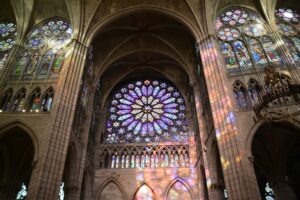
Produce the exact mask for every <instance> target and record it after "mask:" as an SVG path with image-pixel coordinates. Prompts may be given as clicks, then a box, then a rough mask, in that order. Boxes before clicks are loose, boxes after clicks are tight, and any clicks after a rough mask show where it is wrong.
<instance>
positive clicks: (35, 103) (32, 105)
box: [28, 88, 41, 112]
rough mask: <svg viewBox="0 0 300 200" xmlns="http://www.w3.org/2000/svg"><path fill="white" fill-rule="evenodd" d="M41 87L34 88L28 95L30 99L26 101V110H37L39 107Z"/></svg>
mask: <svg viewBox="0 0 300 200" xmlns="http://www.w3.org/2000/svg"><path fill="white" fill-rule="evenodd" d="M40 104H41V89H40V88H36V89H35V90H33V92H32V93H31V95H30V99H29V102H28V110H29V111H30V112H33V111H39V110H40V108H41V105H40Z"/></svg>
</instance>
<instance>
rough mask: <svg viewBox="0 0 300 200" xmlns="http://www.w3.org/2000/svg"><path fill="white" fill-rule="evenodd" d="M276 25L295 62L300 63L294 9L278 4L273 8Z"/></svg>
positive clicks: (299, 43) (298, 27)
mask: <svg viewBox="0 0 300 200" xmlns="http://www.w3.org/2000/svg"><path fill="white" fill-rule="evenodd" d="M275 18H276V19H277V21H276V26H277V30H278V32H279V33H280V34H281V36H282V40H283V42H284V44H285V46H286V47H287V49H288V51H289V52H290V54H291V57H292V59H293V60H294V62H295V63H296V64H298V65H299V64H300V48H299V47H300V39H299V36H300V32H299V31H300V23H299V12H298V11H297V10H296V9H293V8H288V7H286V6H280V7H279V8H278V9H276V10H275Z"/></svg>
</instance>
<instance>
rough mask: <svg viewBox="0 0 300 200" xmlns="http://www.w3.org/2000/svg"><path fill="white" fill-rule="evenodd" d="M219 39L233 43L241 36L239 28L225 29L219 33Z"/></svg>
mask: <svg viewBox="0 0 300 200" xmlns="http://www.w3.org/2000/svg"><path fill="white" fill-rule="evenodd" d="M217 34H218V37H219V38H220V39H221V40H223V41H233V40H236V39H238V38H239V37H240V36H241V34H240V32H239V30H238V29H237V28H234V27H225V28H222V29H221V30H219V31H218V33H217Z"/></svg>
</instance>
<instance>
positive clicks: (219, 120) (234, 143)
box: [199, 36, 261, 200]
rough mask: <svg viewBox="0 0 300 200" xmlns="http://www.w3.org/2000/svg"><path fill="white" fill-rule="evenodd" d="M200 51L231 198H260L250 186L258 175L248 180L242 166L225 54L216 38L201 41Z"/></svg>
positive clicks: (231, 199)
mask: <svg viewBox="0 0 300 200" xmlns="http://www.w3.org/2000/svg"><path fill="white" fill-rule="evenodd" d="M199 50H200V57H201V60H202V64H203V71H204V77H205V81H206V85H207V90H208V96H209V101H210V107H211V110H212V116H213V122H214V128H215V134H216V138H217V143H218V147H219V151H220V157H221V164H222V170H223V175H224V179H225V187H226V190H227V193H228V198H229V199H230V200H241V199H243V200H244V199H245V200H246V199H249V200H250V199H261V198H260V195H259V189H258V187H255V188H254V189H253V188H251V187H249V186H250V183H251V182H249V179H253V177H255V174H254V175H250V176H251V177H249V176H248V173H247V172H246V169H245V167H244V164H243V162H247V158H246V157H245V155H244V153H243V152H242V151H241V149H242V148H241V147H240V143H239V138H238V137H239V134H240V133H239V130H238V127H237V123H236V120H238V119H236V118H235V113H234V107H233V105H234V104H233V102H234V101H233V99H232V96H231V92H232V89H231V88H230V87H229V82H228V79H227V74H226V71H225V65H224V61H223V58H222V54H221V53H220V52H219V46H218V44H217V42H216V40H215V38H214V36H208V37H207V38H205V39H204V40H202V41H201V42H200V43H199ZM207 178H209V177H207ZM256 185H257V184H256Z"/></svg>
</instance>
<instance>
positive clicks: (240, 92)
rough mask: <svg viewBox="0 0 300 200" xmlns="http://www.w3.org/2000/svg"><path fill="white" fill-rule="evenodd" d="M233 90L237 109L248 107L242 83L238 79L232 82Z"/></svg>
mask: <svg viewBox="0 0 300 200" xmlns="http://www.w3.org/2000/svg"><path fill="white" fill-rule="evenodd" d="M233 91H234V94H235V99H236V104H237V108H238V109H239V110H246V109H247V108H248V100H247V94H246V90H245V86H244V84H243V83H241V82H240V81H236V82H235V83H234V84H233Z"/></svg>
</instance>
